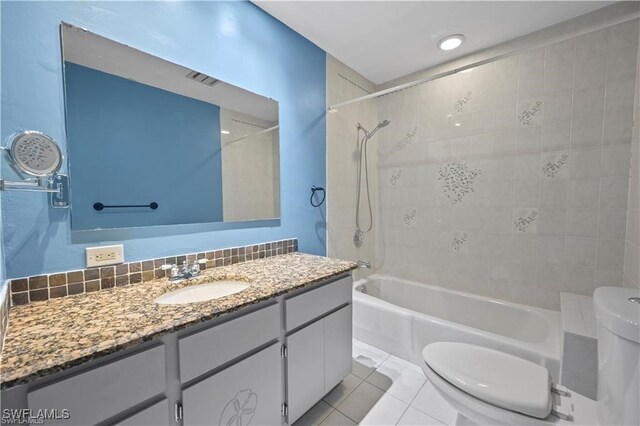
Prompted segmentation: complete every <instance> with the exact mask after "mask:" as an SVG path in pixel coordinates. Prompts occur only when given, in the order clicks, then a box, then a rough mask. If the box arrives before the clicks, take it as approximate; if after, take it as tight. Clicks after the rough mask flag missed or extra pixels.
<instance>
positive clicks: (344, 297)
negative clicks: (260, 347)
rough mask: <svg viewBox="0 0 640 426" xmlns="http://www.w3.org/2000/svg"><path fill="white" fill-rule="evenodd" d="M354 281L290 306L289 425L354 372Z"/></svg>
mask: <svg viewBox="0 0 640 426" xmlns="http://www.w3.org/2000/svg"><path fill="white" fill-rule="evenodd" d="M350 282H351V278H350V277H349V278H344V279H341V280H338V281H335V282H333V283H330V284H327V285H325V286H323V287H320V288H317V289H313V290H311V291H309V292H307V293H303V294H301V295H299V296H294V297H292V298H291V299H288V300H286V302H285V303H286V304H285V311H286V319H287V326H288V327H287V328H288V329H290V330H292V331H291V332H290V333H289V334H288V335H287V338H286V347H287V405H288V411H289V414H288V423H289V424H293V422H295V421H296V420H297V419H298V418H300V417H301V416H302V415H303V414H304V413H305V412H306V411H307V410H309V409H310V408H311V407H313V406H314V405H315V404H316V403H317V402H318V401H319V400H320V399H322V397H323V396H324V395H326V394H327V393H328V392H329V391H330V390H331V389H333V388H334V387H335V386H336V385H337V384H338V383H340V381H342V379H344V378H345V377H346V376H347V375H348V374H349V373H350V372H351V342H352V340H351V336H352V331H351V330H352V309H351V285H350ZM301 324H302V326H300V325H301ZM298 326H300V327H298ZM295 327H298V328H295Z"/></svg>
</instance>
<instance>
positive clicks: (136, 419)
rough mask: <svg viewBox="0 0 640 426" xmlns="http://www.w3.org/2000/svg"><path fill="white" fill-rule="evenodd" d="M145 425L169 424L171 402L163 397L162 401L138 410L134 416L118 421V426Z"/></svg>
mask: <svg viewBox="0 0 640 426" xmlns="http://www.w3.org/2000/svg"><path fill="white" fill-rule="evenodd" d="M145 425H154V426H161V425H167V426H168V425H169V402H168V401H167V400H166V399H163V400H162V401H160V402H157V403H155V404H153V405H152V406H151V407H147V408H145V409H144V410H142V411H139V412H137V413H136V414H134V415H133V416H131V417H129V418H126V419H125V420H123V421H121V422H120V423H118V426H145Z"/></svg>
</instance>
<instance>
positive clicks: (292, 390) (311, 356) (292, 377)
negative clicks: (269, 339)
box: [287, 320, 324, 424]
mask: <svg viewBox="0 0 640 426" xmlns="http://www.w3.org/2000/svg"><path fill="white" fill-rule="evenodd" d="M287 348H288V352H289V354H288V356H287V384H288V389H287V396H288V397H287V403H288V405H289V424H293V422H295V421H296V420H297V419H298V418H299V417H300V416H302V415H303V414H304V413H305V412H306V411H307V410H308V409H310V408H311V407H313V405H314V404H315V403H316V402H318V401H319V400H320V399H321V398H322V397H323V396H324V326H323V322H322V320H320V321H317V322H314V323H312V324H310V325H308V326H306V327H305V328H303V329H301V330H299V331H296V332H295V333H293V334H292V335H290V336H289V337H288V338H287Z"/></svg>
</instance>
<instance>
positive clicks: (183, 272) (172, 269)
mask: <svg viewBox="0 0 640 426" xmlns="http://www.w3.org/2000/svg"><path fill="white" fill-rule="evenodd" d="M204 263H207V259H200V260H196V261H195V262H193V263H192V264H189V262H184V263H182V264H181V265H180V266H178V265H170V264H166V265H162V266H161V267H160V269H162V270H163V271H169V279H170V280H171V281H174V280H187V279H189V278H193V277H197V276H198V275H200V265H202V264H204Z"/></svg>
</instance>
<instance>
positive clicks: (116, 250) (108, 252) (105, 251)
mask: <svg viewBox="0 0 640 426" xmlns="http://www.w3.org/2000/svg"><path fill="white" fill-rule="evenodd" d="M122 262H124V247H123V246H122V244H118V245H115V246H102V247H87V268H91V267H94V266H106V265H115V264H117V263H122Z"/></svg>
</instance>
